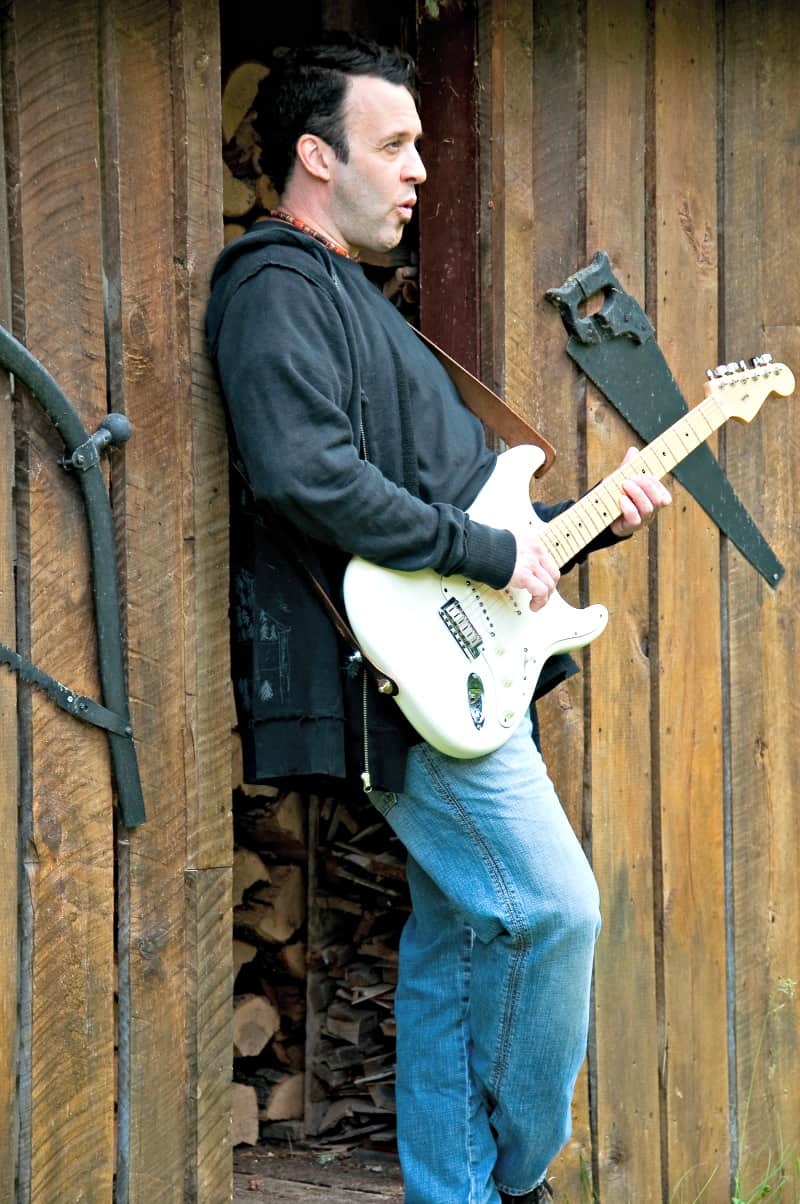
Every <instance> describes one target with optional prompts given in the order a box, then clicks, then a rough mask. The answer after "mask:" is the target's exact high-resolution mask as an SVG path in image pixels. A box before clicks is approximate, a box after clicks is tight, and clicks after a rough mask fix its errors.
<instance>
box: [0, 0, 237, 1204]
mask: <svg viewBox="0 0 800 1204" xmlns="http://www.w3.org/2000/svg"><path fill="white" fill-rule="evenodd" d="M218 22H219V13H218V7H217V5H215V4H211V3H206V2H205V0H185V2H184V0H173V2H170V3H164V2H162V0H152V2H150V0H141V2H139V3H135V4H117V3H114V4H108V5H98V4H96V3H94V2H90V0H69V2H68V3H60V2H59V3H55V0H34V2H33V3H28V2H26V3H9V4H5V5H3V7H2V10H0V38H2V72H3V127H4V131H3V132H4V140H5V148H6V156H5V170H6V173H7V175H8V192H7V195H8V197H9V221H8V233H6V229H5V221H3V223H2V226H0V234H1V235H2V263H3V282H4V283H3V289H2V292H1V293H0V296H2V297H3V305H2V312H1V313H0V319H2V320H3V321H4V322H7V323H8V324H10V325H12V326H13V331H14V333H15V334H16V335H17V336H18V337H19V338H21V339H22V340H23V341H24V342H25V343H26V344H27V345H28V346H29V347H30V349H31V350H32V351H33V352H34V354H35V355H37V356H38V357H39V358H40V359H41V360H42V361H43V363H44V364H45V366H46V367H47V368H48V369H49V370H50V371H51V372H52V373H53V374H54V375H55V377H56V378H57V380H58V381H59V383H60V384H61V385H62V386H63V387H64V389H65V391H66V392H67V394H68V396H69V397H70V398H71V400H72V401H73V403H74V405H75V406H76V407H77V409H78V411H79V413H80V415H81V417H82V419H83V421H84V423H85V424H86V426H87V427H88V429H89V430H94V429H95V428H96V427H97V425H98V424H99V422H100V420H101V418H102V417H103V416H104V415H105V413H106V412H107V410H108V409H109V408H110V409H114V410H122V411H124V412H126V413H127V414H128V415H129V417H130V419H131V422H132V424H133V428H134V436H133V438H132V440H131V442H130V443H129V444H128V445H127V446H126V448H125V451H124V453H123V454H120V453H115V455H114V457H113V459H112V462H111V467H110V470H109V471H110V484H111V489H112V496H113V504H114V513H115V519H116V524H117V529H118V538H119V564H120V569H121V576H122V586H123V612H124V613H123V620H124V626H125V636H126V642H127V653H128V672H129V688H130V694H131V707H132V716H133V724H134V729H135V733H136V740H137V750H138V756H139V764H140V770H141V774H142V780H143V786H144V795H145V804H146V808H147V822H146V823H145V824H144V825H143V826H142V827H141V828H138V829H136V830H133V831H127V830H125V829H123V828H122V827H121V826H120V825H119V824H118V823H117V822H116V820H115V813H114V805H113V802H114V799H113V783H112V781H111V775H110V767H109V758H108V753H107V748H106V742H105V739H104V737H103V736H102V734H100V733H99V732H98V731H96V730H95V729H91V728H88V727H86V726H83V725H80V724H78V723H76V722H75V721H74V720H72V719H71V718H69V717H68V716H66V715H64V714H63V713H62V712H60V711H57V710H56V709H55V708H54V707H53V706H52V704H51V703H50V702H49V701H48V700H47V699H46V698H44V697H42V696H41V695H34V696H30V695H29V694H28V692H27V690H26V689H21V690H20V722H19V728H18V731H17V722H16V716H15V714H14V709H15V702H14V700H15V682H14V679H13V678H10V677H9V678H7V677H5V676H3V678H2V681H0V688H2V694H0V725H2V732H0V740H2V756H1V757H0V775H1V781H2V796H1V797H2V807H3V815H4V819H5V824H4V832H5V833H6V835H5V836H4V840H3V849H2V855H1V856H2V874H1V875H0V881H1V882H2V888H1V890H2V893H1V894H0V918H2V924H3V935H4V941H3V952H2V957H1V958H0V963H1V965H2V971H1V972H0V1024H1V1026H2V1037H0V1076H2V1080H3V1086H2V1088H1V1089H0V1098H2V1100H3V1104H2V1108H3V1112H2V1118H1V1119H2V1124H0V1200H2V1201H3V1202H5V1201H9V1204H10V1202H11V1201H12V1200H13V1201H15V1202H16V1204H49V1201H51V1200H59V1201H62V1200H63V1201H65V1202H66V1201H72V1200H74V1201H77V1200H86V1201H98V1202H99V1201H104V1202H110V1201H111V1199H112V1197H113V1199H114V1201H115V1204H127V1202H128V1201H134V1200H147V1201H148V1204H150V1202H151V1201H157V1200H163V1201H167V1200H169V1201H173V1200H177V1199H183V1198H186V1199H187V1200H198V1201H207V1202H208V1204H219V1202H220V1201H222V1200H225V1199H229V1198H230V1196H231V1190H232V1184H231V1180H232V1174H231V1158H230V1118H229V1095H230V1076H231V1052H230V1051H231V1031H230V1015H229V1010H230V990H231V930H230V887H231V864H232V851H231V825H230V814H229V813H230V748H229V729H230V718H229V716H230V705H229V685H228V676H229V675H228V666H227V636H226V623H227V565H226V555H227V485H226V451H225V434H224V423H223V421H222V416H221V409H220V406H219V402H218V398H217V396H216V392H215V389H214V384H213V380H212V379H211V376H210V372H209V369H208V366H207V363H206V359H205V355H204V348H203V310H204V303H205V298H206V296H207V290H208V277H209V272H210V268H211V264H212V262H213V258H214V256H215V254H216V252H217V250H218V248H219V247H220V246H221V244H222V218H221V200H220V196H221V164H220V160H219V155H218V153H217V147H218V142H217V138H218V131H219V128H220V118H219V78H220V66H219V29H218ZM3 196H4V198H5V196H6V192H5V190H4V193H3ZM2 212H3V214H4V213H5V203H4V204H3V209H2ZM6 281H9V284H8V286H6V283H5V282H6ZM12 296H13V298H14V307H13V316H12V314H11V313H10V312H9V298H10V297H12ZM1 409H2V414H1V415H0V428H2V434H3V435H4V436H5V438H3V440H2V447H3V452H2V456H3V465H4V469H5V471H4V472H3V476H2V485H0V543H1V544H2V549H1V550H0V551H1V554H0V625H2V632H1V633H0V638H3V639H4V640H5V641H6V642H8V643H10V644H11V645H15V644H18V646H19V647H20V649H21V650H23V651H29V652H30V655H31V657H32V659H33V660H34V662H35V663H37V664H39V665H41V666H42V667H43V668H44V669H46V670H47V671H48V672H50V673H51V674H53V675H55V676H56V677H58V678H59V679H60V680H62V681H64V682H66V683H68V684H69V685H70V686H73V687H75V688H77V689H79V690H80V691H81V692H85V693H87V694H90V695H93V696H95V697H97V696H98V691H99V687H98V684H97V669H96V656H95V642H94V619H93V608H92V599H91V591H90V585H89V565H88V554H87V540H86V534H85V521H84V514H83V506H82V503H81V500H80V496H79V494H78V491H77V490H76V488H75V484H74V482H73V481H71V480H70V479H69V478H68V477H67V476H66V474H64V473H63V471H62V470H61V469H60V468H59V466H58V463H57V461H58V456H59V454H60V451H61V444H60V441H59V439H58V437H57V435H56V434H55V432H54V431H53V430H52V428H51V427H50V425H49V423H48V422H47V421H46V420H45V418H44V417H43V416H42V414H41V412H40V410H39V408H38V406H37V405H36V404H35V403H33V402H32V401H31V400H30V399H26V398H24V397H22V396H20V395H19V391H18V395H17V396H16V397H15V398H14V402H13V411H12V405H11V402H10V399H9V397H8V396H7V395H5V394H4V396H3V399H2V405H1ZM14 431H16V440H17V456H16V459H17V488H16V506H15V509H14V510H13V511H12V501H13V499H12V495H11V483H12V482H13V474H12V467H13V465H12V461H11V453H12V450H13V446H14ZM14 524H15V529H14ZM15 547H16V550H17V561H16V579H17V607H16V631H15V612H14V607H13V605H12V603H13V596H14V595H13V576H12V571H13V568H14V550H15ZM18 762H19V764H20V765H21V770H22V771H21V774H20V775H19V781H20V787H19V807H20V816H21V819H20V847H21V862H22V873H21V896H22V897H21V902H20V911H19V914H20V917H21V925H20V926H21V934H20V938H19V940H16V939H15V936H14V924H15V917H16V902H15V896H16V895H17V854H16V847H15V842H14V838H13V835H12V836H9V835H8V833H11V834H13V833H15V832H16V830H17V825H16V809H17V795H18V790H17V780H16V779H17V776H18V775H17V763H18ZM115 955H118V969H119V972H118V975H117V972H116V968H115ZM17 1012H18V1013H19V1024H18V1028H17V1027H16V1026H15V1020H16V1015H17ZM15 1078H18V1086H17V1098H16V1100H14V1081H15ZM12 1101H13V1102H12Z"/></svg>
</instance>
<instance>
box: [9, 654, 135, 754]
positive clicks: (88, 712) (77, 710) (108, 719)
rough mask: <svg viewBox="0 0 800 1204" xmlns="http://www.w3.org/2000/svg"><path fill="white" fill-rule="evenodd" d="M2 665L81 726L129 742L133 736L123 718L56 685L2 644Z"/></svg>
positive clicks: (45, 674)
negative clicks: (88, 726)
mask: <svg viewBox="0 0 800 1204" xmlns="http://www.w3.org/2000/svg"><path fill="white" fill-rule="evenodd" d="M0 664H3V665H7V666H8V668H9V669H12V670H13V671H14V672H15V673H16V674H17V676H18V677H19V678H20V680H21V681H24V682H27V684H28V685H29V686H34V687H35V688H36V689H37V690H42V691H43V692H44V693H45V694H46V695H47V697H48V698H49V699H50V700H51V701H52V702H54V703H55V704H56V706H58V707H61V709H62V711H67V712H68V713H69V714H70V715H72V716H73V717H74V718H75V719H80V720H81V722H82V723H89V724H91V725H92V727H100V728H102V729H103V730H104V731H107V732H114V734H115V735H117V736H127V737H128V738H131V737H132V736H133V731H132V729H131V725H130V723H129V722H128V721H127V720H126V719H124V718H123V717H122V716H121V715H117V714H116V713H115V712H114V711H110V710H109V709H108V708H107V707H104V706H102V705H101V704H100V703H99V702H95V701H94V699H93V698H86V697H85V695H83V694H78V693H76V691H75V690H70V689H69V687H68V686H65V685H62V683H61V682H60V681H56V679H55V678H54V677H51V676H50V674H49V673H45V672H44V670H43V669H37V668H36V665H32V664H31V662H30V661H29V660H26V659H25V657H24V656H20V654H19V653H18V652H15V651H14V649H13V648H7V647H6V645H5V644H0Z"/></svg>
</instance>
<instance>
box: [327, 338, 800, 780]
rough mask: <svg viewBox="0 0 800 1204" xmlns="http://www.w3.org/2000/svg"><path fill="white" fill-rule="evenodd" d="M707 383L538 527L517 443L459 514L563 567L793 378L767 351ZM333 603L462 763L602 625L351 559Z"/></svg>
mask: <svg viewBox="0 0 800 1204" xmlns="http://www.w3.org/2000/svg"><path fill="white" fill-rule="evenodd" d="M707 376H708V380H707V382H706V385H705V394H706V396H705V400H704V401H702V402H701V403H700V404H699V405H697V406H695V407H694V409H692V410H690V411H689V412H688V413H687V414H684V415H682V416H681V417H680V418H679V419H678V421H677V422H675V423H673V424H672V426H671V427H669V428H668V429H667V430H665V431H664V432H662V434H660V435H659V436H658V438H656V439H654V440H653V442H652V443H650V444H648V446H647V447H645V448H643V449H642V450H641V451H640V452H639V453H637V455H636V456H634V457H633V458H627V457H626V460H625V461H624V463H623V464H622V465H621V466H620V467H619V468H618V469H616V470H615V471H614V472H613V473H611V474H610V475H609V476H608V477H606V478H605V480H603V481H601V482H600V483H599V484H598V485H595V486H594V488H592V489H590V490H589V491H588V493H586V494H585V495H584V496H583V497H582V498H580V499H579V500H578V501H577V502H576V503H575V504H574V505H573V506H570V507H569V508H568V509H567V510H565V511H564V512H563V513H562V514H559V515H557V516H556V517H555V518H554V519H552V520H551V521H550V522H549V523H543V522H542V521H541V519H540V518H539V517H538V516H537V515H536V514H535V512H534V510H533V507H532V506H531V503H530V495H529V489H530V480H531V477H532V476H533V474H534V472H535V471H536V469H537V468H538V467H539V466H540V464H541V463H542V461H543V460H544V453H543V452H542V451H541V450H540V449H539V448H537V447H531V446H526V445H522V446H519V447H513V448H511V449H510V450H509V451H507V452H504V453H503V455H502V456H500V457H498V460H497V463H496V465H495V469H494V472H493V473H492V475H491V477H490V478H489V480H488V481H487V482H486V484H485V485H484V487H483V489H482V490H481V492H480V493H479V494H478V496H477V498H476V499H475V501H474V502H473V504H472V505H471V506H470V508H469V510H468V512H467V513H468V514H469V516H470V518H473V519H475V521H476V522H480V523H486V524H487V525H488V526H491V527H501V528H503V527H505V528H507V529H509V530H511V531H514V532H516V533H517V534H520V533H522V532H523V531H524V530H525V528H526V527H527V528H536V527H537V526H538V527H540V528H541V530H542V540H541V542H542V543H543V544H544V546H545V547H546V548H548V549H549V550H550V552H551V554H552V555H553V557H554V559H555V560H556V562H557V563H558V564H559V565H560V566H563V565H564V564H566V563H568V561H570V560H571V559H572V558H573V557H574V556H575V555H576V554H577V553H578V552H579V551H581V549H583V548H585V547H588V545H589V544H590V543H591V541H592V539H593V538H594V537H595V536H596V535H597V534H599V532H600V531H602V530H605V528H606V527H608V526H610V525H611V523H613V521H614V519H615V517H616V516H617V515H618V514H619V513H620V505H619V499H620V496H621V491H622V489H623V485H624V482H625V481H626V480H628V479H633V478H635V477H637V476H638V475H639V474H640V473H641V474H646V475H650V476H653V477H656V478H658V479H660V478H661V477H663V476H664V475H665V474H666V473H667V472H670V471H671V470H672V469H673V468H674V467H675V465H676V464H679V463H680V461H681V460H683V459H685V458H686V456H688V455H690V453H691V452H693V451H694V449H695V448H696V447H699V446H700V444H701V443H703V442H704V441H705V440H706V439H708V437H709V435H710V434H711V433H712V432H714V431H716V430H718V429H719V427H720V426H721V425H722V424H723V423H724V422H726V421H727V420H728V419H729V418H735V419H736V420H737V421H738V422H751V421H752V420H753V418H754V417H755V415H756V414H757V413H758V411H759V409H760V407H761V405H762V403H763V402H764V400H765V399H766V398H767V397H769V396H771V395H772V394H774V393H777V394H778V395H779V396H781V397H788V396H789V394H790V393H792V392H793V391H794V387H795V380H794V375H793V374H792V372H791V371H790V370H789V369H788V368H787V367H786V365H785V364H774V363H773V362H772V357H771V356H769V355H760V356H756V358H755V359H753V360H751V361H750V362H749V363H746V362H745V361H744V360H739V361H737V362H732V363H730V364H720V365H719V366H718V367H717V368H715V369H713V370H711V369H710V370H709V371H708V373H707ZM344 601H345V606H346V608H347V613H348V616H349V619H350V624H351V626H352V628H353V631H354V632H355V634H356V637H357V638H358V641H359V643H360V645H361V647H362V648H363V650H364V652H365V653H366V654H367V656H368V657H369V658H370V660H371V661H372V662H373V664H375V665H377V667H378V668H379V669H381V670H382V671H383V672H384V673H385V674H386V675H387V676H388V677H390V678H391V679H392V680H393V681H394V683H395V684H396V686H397V687H398V693H397V695H396V702H397V705H398V706H399V707H400V709H401V710H402V711H403V712H404V714H405V715H406V716H407V718H408V719H409V721H410V722H411V723H412V725H413V726H414V727H415V728H416V729H417V731H418V732H419V733H420V735H421V736H423V737H424V739H425V740H427V741H428V743H429V744H432V745H433V747H434V748H438V749H439V750H440V751H441V752H443V753H447V754H448V755H449V756H451V757H462V758H469V757H480V756H484V755H485V754H486V753H490V752H493V751H494V749H496V748H499V747H500V745H501V744H503V743H504V741H505V740H507V739H508V737H509V736H510V735H511V733H512V732H513V731H514V729H515V728H516V726H517V724H518V723H519V722H520V720H521V719H522V717H523V715H524V714H525V711H526V710H527V709H528V706H529V705H530V701H531V698H532V697H533V692H534V689H535V688H536V682H537V681H538V679H539V674H540V673H541V671H542V666H543V664H544V663H545V661H546V660H547V658H548V657H550V656H553V654H554V653H556V652H567V651H569V650H570V649H571V648H582V647H583V646H584V645H586V644H588V643H589V642H590V641H591V640H593V639H594V638H595V636H597V635H599V634H600V632H601V631H602V630H603V629H604V627H605V625H606V623H607V622H608V611H607V610H606V608H605V607H604V606H588V607H587V608H586V609H585V610H576V609H575V607H572V606H569V605H568V604H567V603H566V602H565V601H564V599H563V598H562V597H561V596H560V594H558V593H553V594H552V595H551V596H550V599H549V601H548V602H547V605H546V606H545V607H543V608H542V610H538V611H535V612H534V611H532V610H531V609H530V606H529V596H528V594H527V592H526V591H525V590H514V589H504V590H494V589H491V588H490V587H489V586H488V585H481V584H480V582H477V581H468V580H466V579H465V578H464V577H441V576H439V575H438V574H436V573H433V572H431V571H430V570H424V571H422V572H418V573H400V572H394V571H392V570H391V569H382V568H378V567H377V566H376V565H374V564H369V563H367V561H365V560H361V559H359V558H358V557H356V558H354V559H353V560H351V561H350V563H349V564H348V566H347V569H346V572H345V577H344Z"/></svg>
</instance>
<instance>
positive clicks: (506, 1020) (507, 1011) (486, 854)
mask: <svg viewBox="0 0 800 1204" xmlns="http://www.w3.org/2000/svg"><path fill="white" fill-rule="evenodd" d="M420 755H421V758H422V759H423V760H424V762H425V767H426V769H427V772H428V774H429V776H430V777H431V778H432V779H433V780H434V781H435V783H436V785H437V787H438V789H439V791H440V794H441V796H442V797H443V798H444V799H445V800H446V801H447V802H448V803H449V804H450V806H451V807H452V808H453V809H454V810H455V811H457V812H458V815H459V816H460V818H461V820H462V822H463V823H464V824H465V826H466V827H467V830H468V831H469V833H470V835H471V837H472V838H473V840H474V841H475V845H476V847H477V848H479V849H480V850H481V853H482V856H483V861H484V865H485V866H486V868H487V870H488V872H489V874H490V875H491V878H492V881H493V882H494V884H495V886H496V888H497V890H498V894H499V895H501V896H502V898H503V902H504V904H505V908H506V911H507V917H506V918H507V920H508V927H509V932H510V935H511V937H512V939H518V938H521V936H522V931H523V926H522V913H521V909H520V908H519V906H518V905H516V900H515V899H514V892H513V889H512V888H511V887H510V884H509V883H507V882H506V881H504V879H503V875H502V873H501V870H500V867H499V866H498V864H497V862H496V860H495V858H494V857H493V856H492V852H491V849H490V847H489V846H488V844H487V843H486V841H485V840H484V839H483V837H482V835H481V833H480V831H479V829H478V828H477V827H476V826H475V824H474V823H473V822H472V820H471V818H470V815H469V812H468V811H466V809H465V808H464V807H463V806H462V804H461V803H460V801H459V799H458V798H457V797H456V795H455V794H454V792H453V791H452V790H451V789H450V786H449V783H448V782H447V781H446V780H445V779H444V778H443V777H442V776H441V774H440V773H439V771H438V769H437V767H436V764H435V761H434V758H433V757H432V756H431V754H430V753H429V751H428V749H427V748H424V747H422V748H421V749H420ZM526 953H527V949H519V948H518V949H516V950H513V951H512V954H511V956H510V958H509V969H508V974H507V975H506V980H505V982H504V983H503V990H502V1006H503V1013H502V1020H501V1022H500V1026H499V1032H498V1040H497V1046H496V1048H495V1056H494V1058H493V1059H492V1076H491V1082H490V1083H488V1084H487V1086H488V1087H489V1089H490V1090H491V1092H492V1095H493V1096H494V1097H495V1099H497V1098H498V1096H499V1094H500V1087H501V1085H502V1080H503V1074H504V1072H505V1070H506V1067H507V1064H508V1055H507V1052H506V1048H507V1045H508V1042H507V1041H506V1037H507V1034H508V1031H509V1024H510V1015H511V1011H512V1003H516V1000H517V991H516V989H515V984H516V983H517V982H518V981H519V966H520V963H521V961H522V960H523V958H524V957H525V954H526Z"/></svg>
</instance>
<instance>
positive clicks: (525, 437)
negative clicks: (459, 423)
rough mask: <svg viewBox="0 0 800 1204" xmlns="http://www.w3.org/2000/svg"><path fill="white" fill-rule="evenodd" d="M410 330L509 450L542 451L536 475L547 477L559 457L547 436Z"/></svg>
mask: <svg viewBox="0 0 800 1204" xmlns="http://www.w3.org/2000/svg"><path fill="white" fill-rule="evenodd" d="M411 329H412V330H413V331H414V332H415V333H416V334H417V335H418V336H419V338H421V339H422V341H423V343H425V344H426V346H428V347H429V348H430V350H431V351H432V352H433V354H434V355H435V356H436V358H437V359H438V360H439V362H440V364H441V365H442V367H443V368H444V369H445V371H446V372H447V374H448V375H449V377H450V379H451V380H452V382H453V384H454V385H455V386H456V388H457V389H458V392H459V393H460V395H461V399H462V401H463V402H464V405H465V406H466V407H467V409H468V410H471V411H472V413H473V414H474V415H475V416H476V418H480V420H481V422H482V423H484V425H485V426H487V427H488V428H489V430H491V431H494V433H495V435H498V436H499V437H500V438H501V439H502V440H503V442H504V443H505V444H506V446H507V447H518V446H519V444H521V443H532V444H533V445H534V447H539V448H541V450H542V451H543V452H544V457H545V458H544V461H543V463H542V465H541V467H540V468H537V470H536V472H535V473H534V476H537V477H542V476H544V474H545V473H546V472H547V470H548V469H549V468H550V466H551V465H552V463H553V461H554V460H555V458H556V451H555V448H554V447H553V445H552V443H548V441H547V439H545V437H544V435H541V434H540V433H539V432H538V431H537V430H536V428H535V427H533V426H531V425H530V423H528V422H526V421H525V419H524V418H522V417H521V415H519V414H518V413H517V412H516V410H513V409H512V408H511V406H510V405H509V404H508V403H507V402H505V401H503V399H502V397H498V396H497V394H496V393H493V392H492V390H491V389H490V388H489V386H488V385H485V384H484V383H483V381H481V380H478V378H477V376H473V375H472V373H471V372H468V371H467V369H466V368H465V367H464V366H463V365H462V364H459V362H458V361H457V360H454V359H453V357H452V356H450V355H448V354H447V352H446V351H442V349H441V347H438V346H437V345H436V343H434V342H433V340H432V339H429V338H428V336H427V335H424V334H423V333H422V331H421V330H417V328H416V326H412V328H411Z"/></svg>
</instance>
